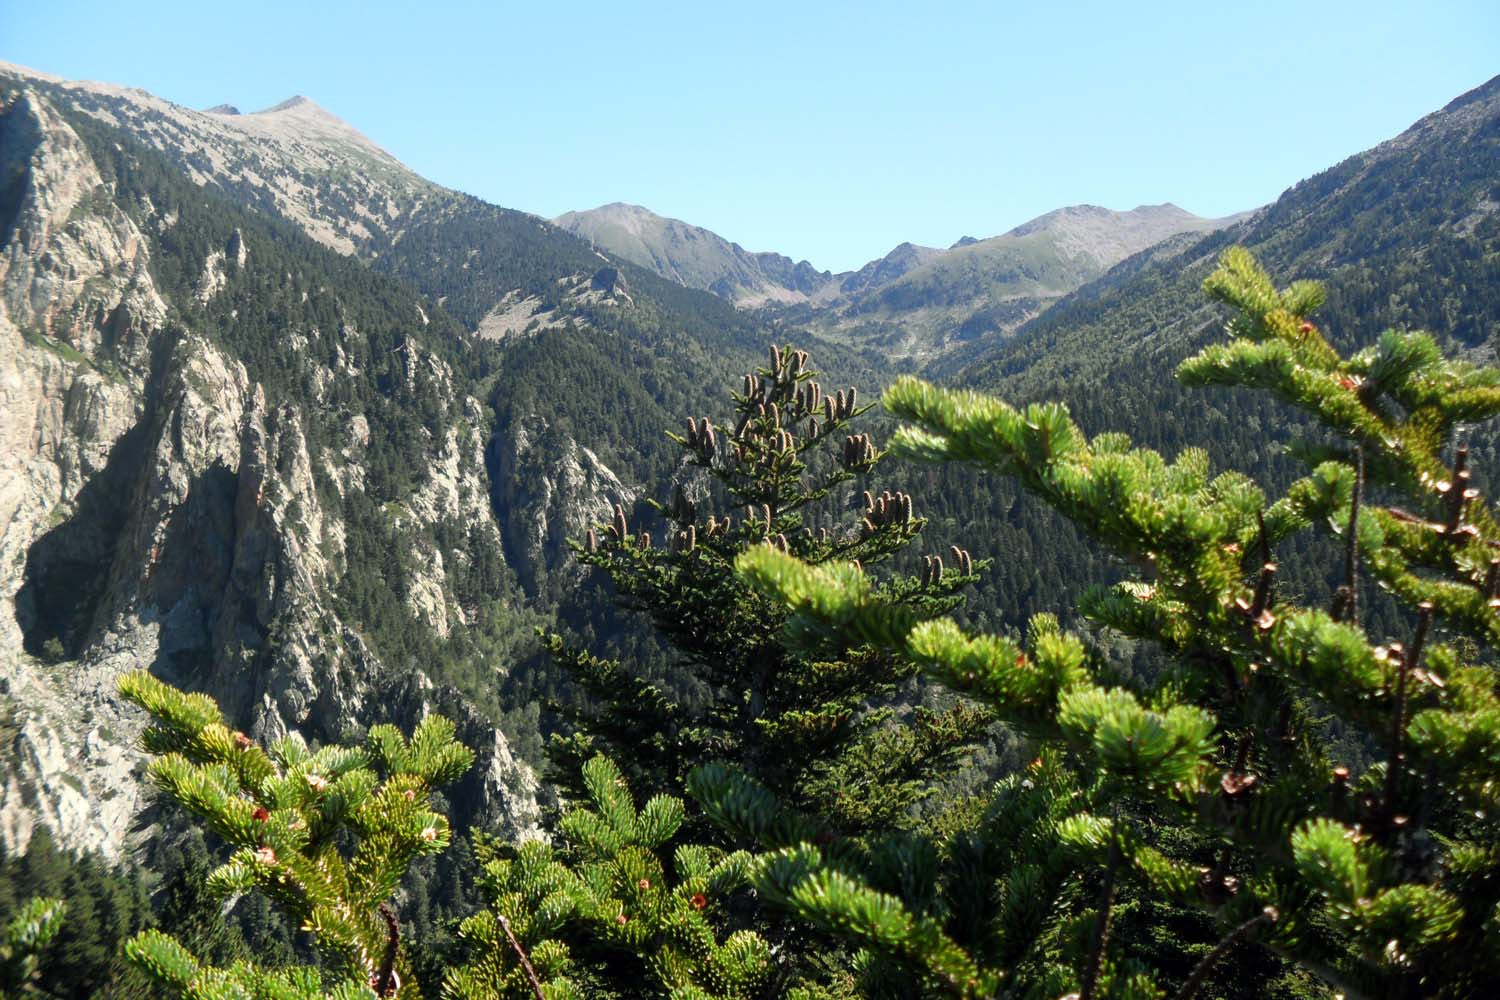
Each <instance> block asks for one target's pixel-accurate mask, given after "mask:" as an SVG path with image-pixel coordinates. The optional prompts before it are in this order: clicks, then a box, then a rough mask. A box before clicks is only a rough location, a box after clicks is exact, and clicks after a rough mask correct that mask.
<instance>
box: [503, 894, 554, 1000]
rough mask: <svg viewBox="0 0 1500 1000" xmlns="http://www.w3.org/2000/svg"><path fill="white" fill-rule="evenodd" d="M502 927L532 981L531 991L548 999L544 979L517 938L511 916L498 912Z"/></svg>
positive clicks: (541, 998)
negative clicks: (539, 977) (538, 973)
mask: <svg viewBox="0 0 1500 1000" xmlns="http://www.w3.org/2000/svg"><path fill="white" fill-rule="evenodd" d="M497 917H498V920H499V923H500V929H501V930H502V931H504V932H505V940H507V941H509V942H510V947H511V950H513V951H514V952H515V953H516V958H517V959H518V960H519V961H520V963H521V968H522V969H523V970H524V971H525V973H526V979H527V980H528V981H529V982H530V983H531V992H532V993H535V994H536V1000H546V997H545V996H543V995H542V981H541V980H540V979H538V978H537V974H536V969H535V968H533V967H532V964H531V958H530V957H529V956H528V955H527V954H526V949H525V948H522V947H521V942H520V941H518V940H517V939H516V934H515V931H513V930H511V929H510V918H509V917H507V916H506V915H505V914H503V913H501V914H497Z"/></svg>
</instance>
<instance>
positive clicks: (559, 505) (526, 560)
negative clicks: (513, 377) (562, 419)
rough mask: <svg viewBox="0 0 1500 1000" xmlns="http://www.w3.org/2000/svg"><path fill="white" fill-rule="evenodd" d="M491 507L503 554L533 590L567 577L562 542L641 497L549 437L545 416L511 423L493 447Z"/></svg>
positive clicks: (572, 445)
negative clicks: (555, 575)
mask: <svg viewBox="0 0 1500 1000" xmlns="http://www.w3.org/2000/svg"><path fill="white" fill-rule="evenodd" d="M492 447H493V448H494V458H495V465H496V476H495V506H496V509H497V510H498V511H499V513H500V519H501V524H502V525H503V526H504V527H503V529H502V530H503V532H504V536H505V545H506V552H507V553H509V554H510V556H511V562H512V564H513V565H515V566H516V567H517V568H518V571H520V572H521V573H522V574H523V582H524V583H525V584H526V585H527V586H528V588H529V589H532V590H535V589H536V587H537V586H538V585H539V583H540V582H541V580H542V579H543V578H544V576H545V575H546V574H547V573H548V572H549V568H550V569H551V570H552V571H562V572H568V571H569V570H568V567H570V566H572V565H574V564H573V563H572V555H571V553H570V552H569V550H568V547H567V543H568V540H569V539H570V538H573V539H576V538H582V537H583V536H584V534H585V533H586V532H587V531H588V529H589V528H591V527H593V526H594V525H596V524H599V523H602V522H605V521H608V520H609V518H610V516H611V514H612V512H613V511H614V505H615V504H620V505H621V506H623V507H624V508H625V509H626V510H630V509H631V507H632V506H633V505H634V504H635V502H636V500H637V499H638V498H639V496H640V491H639V490H638V489H637V488H635V487H631V486H627V485H626V484H625V483H623V482H621V481H620V478H619V477H618V476H617V475H615V473H614V472H613V471H612V470H611V469H610V468H609V467H608V466H607V465H605V464H604V463H603V462H602V461H600V460H599V456H597V455H595V454H594V453H593V452H592V451H590V450H589V449H588V448H585V447H583V446H582V445H580V444H578V442H576V441H574V440H573V439H572V438H570V437H566V436H564V435H560V434H558V433H557V432H555V431H553V430H552V429H551V428H550V427H549V426H548V423H547V420H546V418H545V417H543V416H541V415H533V416H530V417H527V418H523V419H522V420H520V421H518V422H517V423H516V424H515V425H514V426H513V427H512V428H511V430H510V433H509V435H508V436H506V437H503V438H502V437H497V438H496V439H495V441H494V444H493V445H492Z"/></svg>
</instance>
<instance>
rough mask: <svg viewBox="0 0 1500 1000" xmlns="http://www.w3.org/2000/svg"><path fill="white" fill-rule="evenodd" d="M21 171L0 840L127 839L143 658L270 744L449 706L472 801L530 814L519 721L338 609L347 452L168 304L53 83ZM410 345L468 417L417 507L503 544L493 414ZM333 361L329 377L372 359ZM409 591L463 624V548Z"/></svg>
mask: <svg viewBox="0 0 1500 1000" xmlns="http://www.w3.org/2000/svg"><path fill="white" fill-rule="evenodd" d="M0 183H3V184H4V185H5V189H6V190H18V191H20V197H19V200H18V203H17V207H16V210H15V212H14V213H13V218H11V219H10V220H0V221H3V222H4V226H3V228H0V739H3V740H4V744H3V745H0V843H3V845H4V846H5V848H6V849H7V850H11V851H14V850H18V849H21V848H22V847H23V846H24V844H25V843H26V842H27V841H28V840H29V838H30V836H31V833H32V831H33V830H34V829H35V828H36V826H37V824H38V823H46V824H47V825H48V826H50V827H51V828H52V829H53V830H54V832H55V833H56V834H57V836H58V838H59V840H60V842H61V843H62V844H64V845H65V846H67V847H69V848H74V849H79V848H88V849H95V850H99V851H102V852H104V853H105V854H107V855H117V854H119V853H120V852H121V851H123V850H124V849H125V848H126V847H127V837H128V831H129V830H130V829H131V824H132V823H133V822H134V819H135V817H136V816H137V814H138V812H139V809H140V806H141V804H142V791H143V789H142V786H141V783H140V780H139V778H140V773H141V771H142V762H141V759H140V754H139V752H138V751H137V750H136V749H135V747H134V741H135V739H136V738H137V737H138V735H139V733H140V731H141V729H142V727H143V725H144V719H143V718H142V716H141V713H139V712H138V711H136V710H134V709H133V708H131V707H130V706H128V705H126V704H124V703H123V702H122V701H121V700H120V699H119V697H118V695H117V694H116V681H117V679H118V677H119V675H120V674H121V673H122V672H124V671H127V670H134V669H142V668H145V669H150V670H152V671H154V672H156V673H157V674H159V675H161V676H163V677H164V678H166V679H167V680H169V681H172V682H174V683H178V684H181V685H183V686H186V687H190V688H192V689H195V690H201V691H205V692H206V693H208V694H210V695H211V696H213V697H214V698H215V699H216V700H218V702H219V703H220V705H221V707H222V708H223V709H224V711H225V713H226V714H227V715H228V716H229V717H230V718H232V719H234V720H235V721H236V723H237V724H240V725H242V726H243V727H244V728H245V729H246V730H247V731H250V732H252V733H253V734H255V735H257V736H260V737H263V738H267V739H270V738H275V737H277V736H280V735H282V734H284V733H287V732H290V731H297V732H300V733H302V734H303V735H304V736H306V737H308V738H312V739H320V740H330V739H339V738H342V737H344V736H345V734H346V732H347V731H348V729H349V727H351V726H354V727H356V728H357V727H359V726H362V725H368V724H370V723H373V722H376V721H395V722H398V723H400V724H402V725H406V726H409V725H411V724H412V723H413V722H414V721H415V720H416V719H417V718H419V717H420V716H421V714H422V713H424V712H426V711H431V710H436V711H442V712H444V713H445V714H448V715H450V716H451V717H453V718H455V719H456V720H457V721H458V723H459V726H460V730H461V732H462V734H463V738H464V739H465V740H466V742H468V743H469V745H470V746H473V747H475V748H476V749H477V751H478V752H479V755H480V765H479V767H478V768H476V770H475V771H474V773H473V774H472V775H471V776H470V778H469V779H467V782H466V784H465V786H464V790H463V794H462V795H461V796H460V797H459V798H458V799H456V800H455V801H457V802H458V804H459V812H460V815H461V818H464V819H470V820H475V821H479V822H484V823H486V824H487V825H490V826H492V827H494V826H496V825H497V824H498V829H499V831H500V832H503V833H509V834H512V835H518V834H524V833H529V832H534V831H535V829H536V827H537V814H536V803H535V791H536V784H535V779H534V777H533V776H532V775H531V774H530V771H529V769H528V768H527V767H526V765H525V764H524V763H521V762H519V761H517V760H516V759H515V758H514V757H513V755H512V754H511V753H510V750H509V747H508V746H507V745H506V742H505V738H504V736H503V735H502V734H500V733H499V732H498V731H497V730H495V729H494V727H493V726H492V725H490V724H488V723H487V722H486V721H485V720H484V719H483V718H481V717H480V716H479V715H478V714H477V713H475V712H474V711H473V709H472V708H471V707H470V706H469V705H468V704H467V703H466V702H464V700H463V699H462V698H461V697H460V696H458V695H457V694H456V693H455V692H452V691H447V690H444V689H441V688H437V687H435V686H434V685H432V684H431V683H430V682H429V681H427V680H426V679H425V678H424V677H423V676H422V675H421V674H420V672H418V671H405V672H401V673H399V674H398V673H397V672H395V671H393V670H392V669H391V668H390V667H388V666H387V665H385V664H383V663H381V662H380V660H379V658H378V657H377V656H376V655H375V654H374V653H373V651H372V650H371V649H370V647H369V646H368V644H367V643H366V642H365V640H364V638H363V637H362V636H361V634H360V632H359V630H358V629H357V628H356V627H354V626H353V625H352V624H351V623H349V622H345V621H342V620H340V619H339V617H338V616H337V615H336V614H335V613H334V611H333V610H332V608H334V607H335V606H336V605H335V602H334V601H333V600H332V596H333V591H334V588H335V587H336V586H337V585H338V581H339V579H340V576H341V574H342V572H343V569H344V559H345V533H346V532H345V526H344V524H343V523H342V520H341V517H342V512H341V510H340V509H339V508H338V506H337V505H330V504H328V503H327V502H326V497H327V496H328V492H327V490H326V489H325V490H323V491H321V492H320V490H319V488H318V478H319V477H318V475H317V474H315V468H317V467H319V466H322V465H326V464H328V459H327V456H326V455H321V456H320V455H315V454H314V452H313V449H312V447H311V445H310V444H309V441H308V438H307V433H306V427H307V419H306V415H305V414H304V413H303V412H301V411H299V409H298V407H297V406H295V405H291V404H289V403H286V402H282V401H278V400H275V399H271V398H268V396H267V394H266V392H265V390H264V389H263V388H262V387H261V386H259V385H257V384H255V383H254V382H253V381H252V380H251V378H250V377H249V375H248V373H247V371H246V369H245V367H244V365H243V364H241V363H240V362H239V361H237V360H236V359H234V358H233V357H231V356H230V355H228V354H227V353H225V351H224V350H223V349H221V348H219V347H218V346H216V345H215V344H214V343H212V342H210V341H209V340H208V339H206V338H204V337H203V336H200V335H199V334H197V333H195V332H194V331H192V330H190V329H189V330H184V329H182V328H181V326H180V325H177V324H173V325H169V324H168V323H167V322H166V317H167V306H166V303H165V302H164V301H163V300H162V297H161V295H160V294H159V293H158V291H157V290H156V288H155V287H154V285H153V283H152V280H151V276H150V271H149V269H148V267H147V264H148V260H149V253H150V250H149V248H150V241H149V239H148V238H147V237H146V235H145V234H143V233H142V232H141V230H140V229H139V228H138V227H137V226H136V224H135V223H134V222H132V221H131V219H130V218H129V217H128V216H127V215H126V214H125V213H123V212H122V211H120V210H119V208H118V207H117V206H116V205H115V204H114V202H113V201H112V195H113V192H112V190H111V188H110V186H109V185H107V184H105V183H104V182H103V180H102V178H101V176H100V174H99V172H98V170H97V168H96V167H95V165H94V164H93V162H92V161H91V159H90V157H89V155H88V152H87V149H86V148H85V147H84V145H83V143H82V142H81V141H80V140H79V138H78V137H77V135H76V134H74V133H73V131H72V130H71V129H70V128H69V127H68V126H67V124H66V122H65V121H64V120H63V119H62V118H61V117H60V116H59V115H58V114H57V113H56V111H55V110H54V109H53V108H51V107H50V106H49V104H48V103H47V101H46V100H45V99H42V98H40V97H38V96H37V95H36V94H34V93H31V92H24V91H23V92H20V93H19V96H16V97H14V98H13V99H12V101H11V103H10V104H9V106H7V107H4V108H3V109H0ZM159 221H160V222H161V224H163V225H169V224H170V220H165V219H160V220H159ZM249 263H251V262H250V260H249V258H248V256H247V249H246V246H245V242H244V239H243V237H242V236H241V235H240V234H239V233H235V234H234V236H233V237H232V238H231V239H230V240H229V241H228V242H227V244H226V245H225V246H224V247H223V248H222V250H219V251H215V252H214V253H212V254H210V256H209V259H208V260H207V261H205V262H204V270H203V278H202V280H200V282H199V283H198V287H197V290H196V294H197V295H198V296H199V297H200V298H205V297H207V298H211V297H212V296H214V295H217V294H219V293H220V292H221V291H222V290H223V288H224V286H225V281H226V280H227V277H226V276H227V275H228V274H230V273H232V272H233V270H234V269H236V268H244V267H246V266H247V264H249ZM351 335H352V334H351ZM407 363H408V370H407V377H408V378H410V379H414V380H422V381H423V382H424V384H425V385H427V386H430V387H431V388H432V389H433V390H434V391H435V392H437V393H438V394H439V395H440V396H441V398H442V399H443V400H444V401H445V405H446V407H447V409H449V410H456V411H458V412H460V413H462V419H460V420H459V421H457V422H456V423H455V424H453V425H452V426H450V427H448V428H447V430H446V432H445V433H444V434H442V435H440V436H439V437H438V438H437V439H436V440H432V441H431V442H430V445H429V448H428V453H427V454H426V455H425V456H424V460H425V461H426V462H427V464H428V469H429V474H428V476H427V477H426V479H425V481H424V484H423V486H422V488H421V489H420V490H419V492H418V493H417V494H416V495H414V496H413V497H411V498H409V499H408V502H407V504H406V509H405V511H404V512H403V513H402V515H401V516H403V517H409V518H411V519H413V520H415V521H419V522H421V523H424V524H426V523H432V522H435V521H436V520H437V519H439V518H454V517H456V518H458V519H459V520H460V522H461V523H463V524H465V525H467V526H468V527H470V528H472V529H473V530H475V531H478V532H481V533H485V532H487V533H489V535H490V536H491V537H493V538H494V540H495V543H496V544H497V545H498V542H499V529H498V527H497V526H496V524H495V521H494V516H493V513H492V511H491V508H490V502H489V500H490V498H489V484H488V482H487V480H486V475H485V439H484V433H483V427H484V424H485V420H484V414H483V412H482V409H481V407H480V406H479V404H478V402H477V401H475V400H473V399H468V398H464V399H461V400H458V402H457V404H456V405H455V400H457V399H458V397H457V396H456V393H455V389H454V386H453V380H452V376H451V373H450V372H448V371H447V369H446V367H445V366H444V365H443V364H442V362H441V361H439V360H438V359H436V358H432V357H430V356H427V355H425V354H423V353H422V352H420V351H417V350H412V351H410V352H409V356H408V359H407ZM314 368H315V366H313V365H312V363H311V362H309V373H308V374H309V379H310V381H311V382H312V383H313V384H316V385H319V386H321V387H323V388H324V389H326V388H327V387H328V386H329V385H330V384H331V383H332V381H333V380H334V379H337V378H340V377H346V376H347V375H349V374H350V372H349V371H346V370H344V369H343V368H341V367H340V365H339V364H335V365H334V366H333V367H330V368H316V370H314ZM369 439H370V428H369V425H368V422H366V421H365V420H364V418H362V417H356V418H352V419H351V420H350V421H349V422H348V425H347V428H346V434H345V437H344V439H343V440H342V441H336V442H334V443H333V446H332V452H333V453H334V455H335V456H336V461H335V462H334V463H333V465H335V466H336V468H332V469H330V470H328V471H327V479H328V480H329V481H331V482H333V484H334V487H335V488H336V489H337V490H338V491H340V492H342V491H348V490H362V489H363V488H364V482H365V478H366V477H365V474H364V470H363V468H362V466H361V464H360V462H361V460H362V456H363V453H364V449H365V448H366V446H367V445H368V443H369ZM434 555H435V554H434ZM460 555H461V553H460ZM408 592H409V593H410V594H411V595H412V598H411V600H412V610H413V612H414V613H415V615H416V616H417V617H418V618H419V619H421V620H424V621H426V623H427V624H428V625H429V626H430V627H431V628H432V629H433V630H434V631H435V632H437V633H438V634H440V635H441V634H445V633H446V632H447V631H448V630H449V629H450V628H452V627H454V626H455V625H456V624H457V623H460V622H462V621H463V617H464V611H463V609H462V608H460V607H458V606H457V603H456V602H455V601H454V600H453V599H452V598H451V596H450V588H449V586H448V583H447V569H446V567H445V565H444V561H443V560H442V558H441V557H438V558H433V559H429V560H426V561H425V562H424V568H423V570H422V571H421V572H420V573H419V574H418V577H417V578H416V579H413V580H412V581H410V586H409V587H408Z"/></svg>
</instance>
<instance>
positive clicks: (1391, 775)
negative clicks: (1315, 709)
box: [1385, 601, 1433, 819]
mask: <svg viewBox="0 0 1500 1000" xmlns="http://www.w3.org/2000/svg"><path fill="white" fill-rule="evenodd" d="M1418 608H1420V609H1421V617H1419V618H1418V619H1417V634H1416V636H1415V637H1413V639H1412V643H1411V649H1409V650H1407V651H1406V652H1405V654H1404V655H1403V656H1402V657H1401V665H1400V668H1399V670H1400V673H1399V674H1398V675H1397V677H1396V718H1395V721H1394V722H1393V723H1392V728H1391V764H1390V767H1389V769H1387V771H1386V773H1385V814H1386V818H1387V819H1389V818H1391V817H1393V816H1394V815H1395V813H1396V792H1397V787H1396V786H1397V781H1398V779H1399V777H1400V773H1401V770H1402V767H1403V765H1404V764H1405V763H1406V717H1407V711H1406V678H1407V675H1409V674H1410V673H1411V672H1412V671H1413V670H1415V669H1416V668H1417V662H1418V661H1419V660H1420V659H1421V657H1422V647H1423V646H1424V645H1426V644H1427V631H1428V630H1429V629H1430V628H1431V627H1432V612H1433V608H1432V602H1431V601H1423V602H1422V603H1421V604H1419V605H1418Z"/></svg>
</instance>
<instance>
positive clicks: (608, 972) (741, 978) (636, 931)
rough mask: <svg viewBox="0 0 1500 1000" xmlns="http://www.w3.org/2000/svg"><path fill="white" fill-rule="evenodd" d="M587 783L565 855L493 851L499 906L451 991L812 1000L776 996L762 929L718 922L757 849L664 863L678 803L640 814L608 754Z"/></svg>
mask: <svg viewBox="0 0 1500 1000" xmlns="http://www.w3.org/2000/svg"><path fill="white" fill-rule="evenodd" d="M582 779H583V785H584V787H585V789H586V790H587V803H588V804H587V805H586V806H581V807H577V808H572V809H570V810H569V811H568V813H567V814H566V815H565V816H564V817H563V819H562V821H561V823H560V824H559V830H558V833H559V834H560V837H561V839H562V840H563V841H564V842H565V844H566V845H567V846H566V849H565V851H564V852H563V854H562V857H559V854H558V853H557V852H555V851H554V849H553V848H552V847H551V846H550V845H548V844H546V843H543V842H541V841H530V842H528V843H525V844H522V845H521V846H520V847H519V848H517V849H514V850H511V851H501V850H487V851H486V853H487V854H488V855H489V856H488V857H487V859H486V863H485V865H484V877H483V879H482V883H483V885H484V888H485V889H486V891H488V893H489V894H490V897H491V907H490V908H489V909H487V910H485V911H482V912H480V913H478V914H476V915H474V916H473V917H470V918H468V919H467V920H465V921H464V922H463V924H462V927H461V929H460V935H461V937H462V938H464V939H465V941H466V942H467V943H468V944H469V946H470V955H471V958H470V961H469V962H468V963H466V964H465V965H463V966H462V967H460V968H457V969H454V970H452V971H451V972H450V974H449V976H448V977H447V980H446V982H445V984H444V986H445V995H446V996H448V997H450V998H451V1000H522V998H526V997H535V998H537V1000H573V998H583V997H605V996H621V997H636V996H667V997H671V998H672V1000H753V998H759V997H766V996H785V997H799V996H802V997H806V998H807V1000H812V997H813V996H814V995H813V994H811V993H805V992H799V991H798V990H797V989H795V988H792V989H789V990H777V991H776V992H774V993H772V992H769V990H770V989H771V983H772V981H773V978H774V976H773V963H772V960H771V952H770V946H769V945H768V944H767V943H766V941H765V939H764V938H763V937H761V936H760V935H759V934H757V933H755V932H754V931H752V930H748V929H744V928H741V929H739V930H736V931H733V932H731V933H728V934H724V933H722V932H720V931H719V930H718V929H717V928H716V924H719V923H721V922H722V921H721V920H720V919H719V917H720V915H721V914H722V911H723V909H724V906H725V903H726V901H727V900H729V899H730V898H731V896H732V895H733V894H734V893H735V892H736V891H737V890H740V889H742V888H743V887H744V886H745V883H746V880H747V878H748V874H749V866H750V856H749V855H748V854H746V853H745V852H744V851H734V852H726V851H724V850H722V849H719V848H716V847H711V846H705V845H699V844H688V845H680V846H678V847H676V848H675V849H674V850H672V851H671V854H670V861H668V853H667V847H666V845H667V844H668V843H669V842H670V841H671V840H672V838H673V837H675V836H676V835H677V833H678V831H679V829H681V827H682V823H683V820H684V818H685V817H686V810H685V808H684V805H683V801H682V800H681V799H679V798H675V797H673V796H669V795H656V796H653V797H652V798H651V799H650V800H648V801H647V802H646V803H645V804H644V805H643V806H641V807H640V808H639V809H637V808H636V806H635V803H634V801H633V799H632V796H631V793H630V789H629V788H628V786H627V785H626V782H625V778H624V776H623V775H622V774H621V772H620V770H619V768H617V767H616V766H615V765H614V764H613V763H611V762H610V761H608V760H607V759H605V758H603V757H595V758H594V759H593V760H590V761H589V762H588V763H587V764H585V765H584V767H583V774H582ZM563 858H566V859H567V863H564V860H562V859H563ZM580 932H582V936H583V937H585V939H586V940H587V942H588V951H589V952H590V953H591V956H592V957H585V958H583V960H581V961H575V957H574V954H573V952H572V951H571V950H570V948H569V946H568V945H567V944H566V943H565V942H564V940H563V939H564V938H565V937H573V938H578V937H579V936H580ZM601 954H604V955H606V956H607V957H606V958H605V960H602V961H601V960H600V959H599V956H600V955H601Z"/></svg>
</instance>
